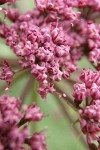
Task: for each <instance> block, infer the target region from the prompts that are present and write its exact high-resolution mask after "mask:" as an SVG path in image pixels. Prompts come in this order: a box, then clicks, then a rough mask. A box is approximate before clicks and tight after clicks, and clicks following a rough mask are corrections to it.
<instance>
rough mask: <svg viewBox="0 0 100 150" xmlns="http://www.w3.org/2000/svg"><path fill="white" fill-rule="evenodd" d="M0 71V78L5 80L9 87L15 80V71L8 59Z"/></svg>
mask: <svg viewBox="0 0 100 150" xmlns="http://www.w3.org/2000/svg"><path fill="white" fill-rule="evenodd" d="M0 71H1V74H0V79H1V80H5V81H6V82H7V84H8V87H9V86H10V83H11V82H12V81H13V76H14V74H15V72H14V71H13V70H12V69H11V67H10V66H9V64H8V62H7V61H4V66H3V67H2V68H0Z"/></svg>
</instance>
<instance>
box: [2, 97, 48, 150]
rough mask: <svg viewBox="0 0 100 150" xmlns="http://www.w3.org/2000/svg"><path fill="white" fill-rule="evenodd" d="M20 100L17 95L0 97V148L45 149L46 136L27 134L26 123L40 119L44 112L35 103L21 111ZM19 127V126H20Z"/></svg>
mask: <svg viewBox="0 0 100 150" xmlns="http://www.w3.org/2000/svg"><path fill="white" fill-rule="evenodd" d="M20 105H21V101H20V100H19V98H17V97H9V96H7V95H3V96H2V97H0V150H6V149H8V150H27V148H26V147H25V146H24V145H25V144H28V145H29V146H30V148H31V149H32V150H40V149H41V150H46V143H45V141H46V136H45V135H44V134H42V133H33V135H32V136H31V135H30V134H29V127H28V125H27V124H26V123H29V122H32V121H33V122H34V121H40V120H41V119H42V118H43V117H44V114H43V113H42V112H41V111H40V108H39V107H38V106H36V105H35V104H31V105H30V106H27V107H25V110H23V112H21V111H20V110H19V109H20ZM20 127H21V128H20Z"/></svg>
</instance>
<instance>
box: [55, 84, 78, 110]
mask: <svg viewBox="0 0 100 150" xmlns="http://www.w3.org/2000/svg"><path fill="white" fill-rule="evenodd" d="M55 88H56V90H57V91H58V92H59V93H63V91H62V90H61V89H60V88H59V87H58V86H57V85H55ZM62 98H63V99H64V100H65V101H66V102H68V103H69V104H70V105H71V106H72V107H73V108H74V110H75V111H77V110H78V109H77V108H76V105H75V103H74V101H73V100H72V98H71V97H70V96H69V95H68V94H66V97H62Z"/></svg>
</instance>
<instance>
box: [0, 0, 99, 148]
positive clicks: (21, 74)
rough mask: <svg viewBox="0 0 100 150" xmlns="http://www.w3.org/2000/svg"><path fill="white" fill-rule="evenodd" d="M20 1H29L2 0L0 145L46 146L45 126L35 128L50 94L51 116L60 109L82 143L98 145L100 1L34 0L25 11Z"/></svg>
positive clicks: (0, 19)
mask: <svg viewBox="0 0 100 150" xmlns="http://www.w3.org/2000/svg"><path fill="white" fill-rule="evenodd" d="M21 3H22V4H23V5H26V6H27V5H28V3H30V2H27V1H23V0H19V1H17V0H0V5H1V8H0V12H1V16H0V42H1V50H0V51H1V52H0V53H1V54H0V65H1V67H0V80H1V82H0V84H1V85H0V91H1V97H0V150H29V149H31V150H47V149H49V146H48V145H46V140H47V139H49V137H47V136H46V135H45V133H44V130H45V129H46V128H47V127H46V128H44V130H42V131H36V129H37V128H36V127H38V126H39V123H40V122H42V121H41V120H42V119H45V118H49V119H50V116H51V114H52V113H51V114H50V113H49V115H48V114H47V112H48V111H47V112H46V113H44V112H42V111H41V110H40V107H43V106H42V105H44V103H45V105H46V103H48V101H49V100H48V95H49V96H50V99H52V100H53V103H54V101H56V103H57V106H58V107H57V108H58V110H59V111H58V114H56V113H54V114H55V116H54V114H53V117H55V119H54V120H57V119H58V121H61V119H62V116H60V115H61V114H63V116H65V117H66V118H67V120H69V121H70V122H71V124H74V127H73V128H74V129H73V130H74V132H75V133H76V134H80V133H82V134H84V135H85V138H84V137H83V136H81V138H80V140H81V141H82V143H83V144H84V145H85V148H87V149H90V150H100V106H99V105H100V42H99V41H100V18H99V13H100V1H99V0H74V1H73V0H35V2H33V1H32V5H33V6H34V3H35V7H34V8H32V9H31V10H30V9H29V10H27V11H26V10H25V12H23V13H21V11H20V10H22V8H20V4H21ZM8 4H10V5H8ZM2 44H3V46H2ZM4 49H5V50H6V52H4V53H3V51H4ZM7 54H8V55H10V56H8V55H7ZM23 79H25V80H23ZM26 80H27V83H26V85H25V82H26ZM16 81H17V84H18V88H17V89H16V88H15V87H16ZM22 81H23V83H22ZM23 85H25V87H23V90H22V92H21V93H20V94H19V93H17V91H18V90H19V91H20V87H22V86H23ZM14 88H15V91H14V92H12V91H13V89H14ZM12 93H13V94H12ZM30 93H31V94H30ZM28 95H31V96H29V97H30V98H28ZM40 97H41V99H42V100H43V101H42V100H40ZM30 99H32V100H31V102H30ZM32 101H33V102H32ZM40 101H42V102H40ZM50 101H51V100H50ZM29 103H30V104H29ZM38 103H41V104H40V106H37V105H38ZM53 103H52V104H53ZM52 104H51V103H50V105H51V106H52V107H53V105H52ZM50 105H48V107H50ZM52 107H51V108H50V109H52ZM48 109H49V108H47V110H48ZM52 112H53V111H52ZM72 115H73V117H74V119H73V117H72ZM76 117H77V118H78V119H77V118H76ZM66 118H64V120H65V119H66ZM36 122H39V123H36ZM29 127H32V129H33V130H34V131H33V132H32V133H31V132H30V129H29ZM79 128H80V129H79ZM48 130H49V129H48ZM66 135H67V132H66ZM51 138H52V135H51ZM64 138H66V136H65V137H64ZM66 146H67V145H66ZM56 149H58V148H56V146H55V148H53V150H56ZM60 149H62V150H66V148H65V149H63V148H60Z"/></svg>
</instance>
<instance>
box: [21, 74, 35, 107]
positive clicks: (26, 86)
mask: <svg viewBox="0 0 100 150" xmlns="http://www.w3.org/2000/svg"><path fill="white" fill-rule="evenodd" d="M32 84H33V78H32V76H30V78H29V80H28V81H27V83H26V85H25V87H24V89H23V91H22V93H21V95H20V99H21V100H22V104H23V103H24V101H25V99H26V97H27V95H28V92H29V91H30V89H31V87H32Z"/></svg>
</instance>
